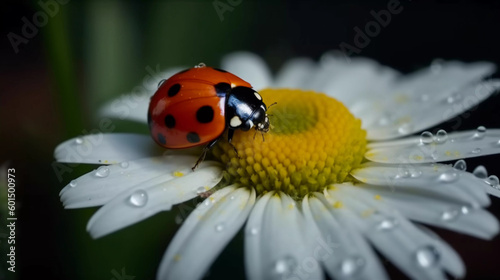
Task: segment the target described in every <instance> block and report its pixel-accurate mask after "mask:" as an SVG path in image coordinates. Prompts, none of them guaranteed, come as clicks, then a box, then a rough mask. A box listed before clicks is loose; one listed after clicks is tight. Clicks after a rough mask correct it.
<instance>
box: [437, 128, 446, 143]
mask: <svg viewBox="0 0 500 280" xmlns="http://www.w3.org/2000/svg"><path fill="white" fill-rule="evenodd" d="M446 140H448V133H447V132H446V130H444V129H440V130H438V132H436V138H435V139H434V141H435V142H436V143H438V144H443V143H445V142H446Z"/></svg>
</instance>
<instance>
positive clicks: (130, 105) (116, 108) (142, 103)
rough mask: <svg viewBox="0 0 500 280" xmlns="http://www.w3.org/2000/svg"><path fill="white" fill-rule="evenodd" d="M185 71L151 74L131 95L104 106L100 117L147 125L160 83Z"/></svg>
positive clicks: (176, 70) (124, 95)
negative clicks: (150, 107)
mask: <svg viewBox="0 0 500 280" xmlns="http://www.w3.org/2000/svg"><path fill="white" fill-rule="evenodd" d="M146 69H147V68H146ZM184 69H186V68H183V67H175V68H171V69H167V70H166V71H163V72H161V73H158V74H156V73H149V74H148V75H146V76H145V77H144V79H143V81H142V83H141V84H139V85H137V86H136V87H134V88H133V89H132V92H131V93H127V94H122V95H121V96H120V97H118V98H116V99H114V100H112V101H110V102H108V103H107V104H106V105H104V106H103V107H102V108H101V110H100V115H101V116H103V117H110V118H116V119H120V120H132V121H137V122H142V123H147V113H148V107H149V99H150V97H151V96H153V94H154V93H155V92H156V90H157V89H158V84H159V83H160V81H162V80H164V79H168V78H170V77H171V76H172V75H174V74H176V73H177V72H179V71H181V70H184ZM151 74H152V75H151Z"/></svg>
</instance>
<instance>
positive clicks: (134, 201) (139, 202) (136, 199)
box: [128, 190, 148, 207]
mask: <svg viewBox="0 0 500 280" xmlns="http://www.w3.org/2000/svg"><path fill="white" fill-rule="evenodd" d="M128 201H129V202H130V204H131V205H132V206H135V207H143V206H144V205H146V203H147V202H148V193H147V192H146V191H144V190H137V191H135V192H134V193H133V194H131V195H130V197H129V199H128Z"/></svg>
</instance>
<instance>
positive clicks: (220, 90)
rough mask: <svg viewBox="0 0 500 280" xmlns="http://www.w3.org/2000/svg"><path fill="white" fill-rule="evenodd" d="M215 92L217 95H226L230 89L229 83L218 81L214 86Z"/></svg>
mask: <svg viewBox="0 0 500 280" xmlns="http://www.w3.org/2000/svg"><path fill="white" fill-rule="evenodd" d="M214 87H215V92H216V93H217V96H219V97H221V96H226V94H228V93H229V91H230V90H231V85H230V84H228V83H218V84H216V85H215V86H214Z"/></svg>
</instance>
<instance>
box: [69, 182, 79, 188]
mask: <svg viewBox="0 0 500 280" xmlns="http://www.w3.org/2000/svg"><path fill="white" fill-rule="evenodd" d="M77 184H78V183H77V182H76V180H73V181H71V182H69V186H70V187H72V188H74V187H76V185H77Z"/></svg>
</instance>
